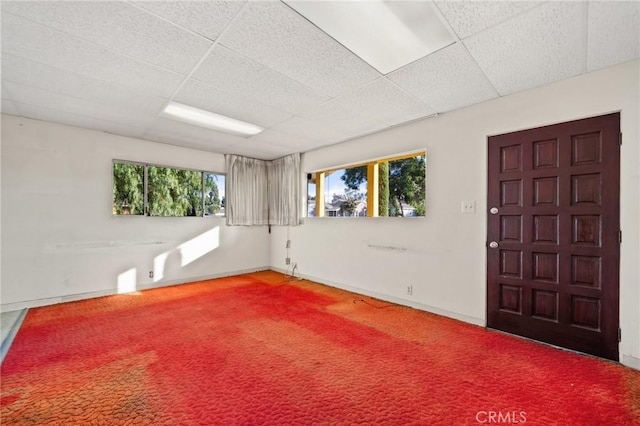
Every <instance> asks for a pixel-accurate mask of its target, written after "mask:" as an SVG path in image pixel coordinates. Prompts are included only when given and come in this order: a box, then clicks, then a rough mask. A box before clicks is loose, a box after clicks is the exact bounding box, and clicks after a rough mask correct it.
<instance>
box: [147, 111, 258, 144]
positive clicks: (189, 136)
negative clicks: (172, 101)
mask: <svg viewBox="0 0 640 426" xmlns="http://www.w3.org/2000/svg"><path fill="white" fill-rule="evenodd" d="M143 137H144V138H159V139H164V140H166V141H170V143H172V144H179V143H180V141H184V142H190V143H192V144H193V143H198V144H201V146H202V147H207V151H216V150H222V149H224V148H225V147H227V146H229V145H236V144H239V143H241V142H243V141H245V140H246V139H245V138H243V137H240V136H235V135H230V134H228V133H222V132H216V131H215V130H211V129H205V128H204V127H198V126H191V125H189V124H186V123H181V122H179V121H174V120H169V119H166V118H158V119H157V120H156V121H154V122H153V124H152V125H151V126H149V128H148V129H147V131H146V132H145V134H144V136H143Z"/></svg>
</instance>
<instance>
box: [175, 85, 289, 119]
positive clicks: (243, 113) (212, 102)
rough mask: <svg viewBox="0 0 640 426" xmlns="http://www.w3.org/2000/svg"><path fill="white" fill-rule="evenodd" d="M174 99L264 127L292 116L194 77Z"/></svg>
mask: <svg viewBox="0 0 640 426" xmlns="http://www.w3.org/2000/svg"><path fill="white" fill-rule="evenodd" d="M174 100H175V101H177V102H181V103H184V104H187V105H191V106H194V107H196V108H201V109H204V110H207V111H211V112H214V113H217V114H222V115H226V116H227V117H231V118H235V119H236V120H242V121H246V122H249V123H252V124H257V125H258V126H262V127H271V126H273V125H275V124H277V123H280V122H282V121H284V120H286V119H288V118H289V117H291V114H289V113H287V112H284V111H280V110H278V109H276V108H273V107H270V106H267V105H263V104H260V103H258V102H256V101H255V100H253V99H251V98H250V97H244V96H242V95H240V94H238V93H234V92H227V91H223V90H220V89H218V88H215V87H213V86H211V85H209V84H205V83H202V82H200V81H197V80H193V79H191V80H189V81H188V82H187V83H186V84H185V85H184V86H183V87H182V89H180V91H179V92H178V93H177V94H176V96H175V98H174Z"/></svg>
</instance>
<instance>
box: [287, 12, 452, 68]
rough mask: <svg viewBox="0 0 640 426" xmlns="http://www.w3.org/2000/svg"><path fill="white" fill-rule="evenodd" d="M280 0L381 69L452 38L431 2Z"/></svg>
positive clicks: (402, 62) (407, 60)
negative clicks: (283, 0)
mask: <svg viewBox="0 0 640 426" xmlns="http://www.w3.org/2000/svg"><path fill="white" fill-rule="evenodd" d="M285 2H286V3H287V4H288V5H289V6H290V7H291V8H292V9H294V10H295V11H297V12H298V13H299V14H301V15H302V16H304V17H305V18H307V19H308V20H309V21H311V22H312V23H313V24H315V25H316V26H317V27H318V28H320V29H321V30H322V31H324V32H325V33H327V34H328V35H330V36H331V37H333V38H334V39H335V40H336V41H338V42H339V43H341V44H342V45H343V46H345V47H346V48H347V49H349V50H351V51H352V52H353V53H355V54H356V55H358V56H359V57H360V58H362V59H363V60H365V61H366V62H367V63H369V64H370V65H371V66H373V67H374V68H376V69H377V70H378V71H380V72H381V73H382V74H388V73H390V72H391V71H394V70H396V69H398V68H400V67H403V66H405V65H407V64H409V63H411V62H413V61H415V60H416V59H419V58H422V57H423V56H426V55H428V54H430V53H433V52H435V51H436V50H439V49H442V48H443V47H446V46H448V45H450V44H452V43H454V41H455V40H454V38H453V36H452V35H451V33H450V32H449V30H448V29H447V27H445V25H444V23H443V22H442V20H441V19H440V17H439V16H438V14H437V13H436V11H435V10H434V6H433V4H432V2H426V1H420V2H416V1H388V0H368V1H336V2H333V1H331V2H323V1H305V0H285Z"/></svg>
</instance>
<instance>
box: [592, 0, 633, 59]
mask: <svg viewBox="0 0 640 426" xmlns="http://www.w3.org/2000/svg"><path fill="white" fill-rule="evenodd" d="M588 28H589V29H588V32H589V34H588V39H587V40H588V41H587V43H588V44H587V45H588V51H587V71H594V70H597V69H600V68H604V67H608V66H610V65H615V64H618V63H621V62H627V61H631V60H633V59H637V58H639V57H640V2H637V1H635V2H621V1H616V2H611V1H608V2H589V26H588Z"/></svg>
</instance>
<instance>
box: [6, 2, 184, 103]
mask: <svg viewBox="0 0 640 426" xmlns="http://www.w3.org/2000/svg"><path fill="white" fill-rule="evenodd" d="M91 4H93V3H91ZM2 51H3V52H4V53H9V54H11V55H14V56H17V57H21V58H25V59H29V60H31V61H34V62H39V63H41V64H47V65H50V66H53V67H56V68H61V69H64V70H67V71H71V72H75V73H78V74H82V75H85V76H90V77H93V78H95V79H99V80H103V81H105V82H109V83H112V84H116V85H119V86H124V87H129V88H132V89H134V90H138V91H144V92H147V93H149V94H153V95H157V96H162V97H169V96H171V94H173V92H174V91H175V90H176V89H177V88H178V86H179V85H180V83H181V82H182V81H183V80H184V77H183V76H181V75H179V74H176V73H173V72H171V71H167V70H164V69H161V68H158V67H156V66H153V65H149V64H145V63H142V62H140V61H136V60H134V59H130V58H128V57H125V56H122V55H118V54H116V53H113V52H112V51H110V50H107V49H104V48H101V47H98V46H96V45H94V44H92V43H88V42H85V41H82V40H79V39H77V38H75V37H72V36H70V35H67V34H64V33H62V32H60V31H56V30H53V29H51V28H48V27H45V26H43V25H40V24H36V23H33V22H30V21H27V20H25V19H23V18H20V17H16V16H14V15H12V14H10V13H3V14H2Z"/></svg>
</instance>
